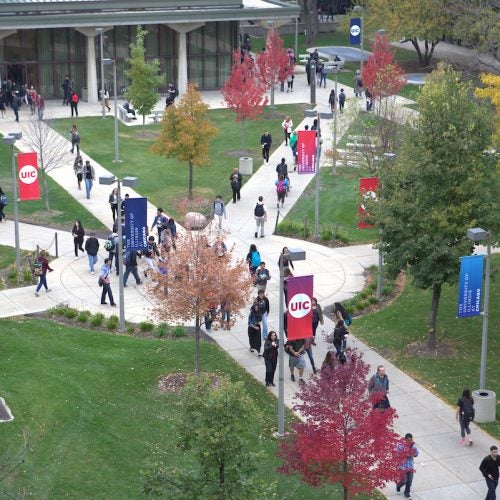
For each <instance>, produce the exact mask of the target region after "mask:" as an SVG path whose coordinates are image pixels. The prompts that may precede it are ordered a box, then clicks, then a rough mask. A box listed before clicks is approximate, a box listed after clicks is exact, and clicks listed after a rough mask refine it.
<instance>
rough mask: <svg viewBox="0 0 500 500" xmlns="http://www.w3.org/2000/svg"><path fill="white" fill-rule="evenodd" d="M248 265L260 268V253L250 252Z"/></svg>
mask: <svg viewBox="0 0 500 500" xmlns="http://www.w3.org/2000/svg"><path fill="white" fill-rule="evenodd" d="M250 263H251V264H252V267H255V268H257V267H259V266H260V253H259V252H256V251H254V252H252V255H251V259H250Z"/></svg>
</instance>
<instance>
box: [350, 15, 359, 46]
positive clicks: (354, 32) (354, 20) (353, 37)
mask: <svg viewBox="0 0 500 500" xmlns="http://www.w3.org/2000/svg"><path fill="white" fill-rule="evenodd" d="M349 43H350V44H351V45H361V18H359V17H351V28H350V30H349Z"/></svg>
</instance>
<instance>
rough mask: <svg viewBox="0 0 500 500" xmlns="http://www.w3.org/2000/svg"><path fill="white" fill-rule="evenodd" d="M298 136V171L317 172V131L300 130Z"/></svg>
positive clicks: (304, 172)
mask: <svg viewBox="0 0 500 500" xmlns="http://www.w3.org/2000/svg"><path fill="white" fill-rule="evenodd" d="M297 135H298V138H297V156H298V159H297V173H299V174H313V173H314V172H316V131H315V130H299V132H298V134H297Z"/></svg>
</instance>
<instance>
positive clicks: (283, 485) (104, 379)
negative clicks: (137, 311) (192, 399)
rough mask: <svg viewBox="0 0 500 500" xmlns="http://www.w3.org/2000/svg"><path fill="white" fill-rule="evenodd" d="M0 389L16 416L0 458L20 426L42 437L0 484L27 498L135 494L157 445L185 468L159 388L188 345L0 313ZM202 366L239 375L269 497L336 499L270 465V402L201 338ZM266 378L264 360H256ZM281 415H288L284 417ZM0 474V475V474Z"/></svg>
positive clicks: (181, 367) (188, 363)
mask: <svg viewBox="0 0 500 500" xmlns="http://www.w3.org/2000/svg"><path fill="white" fill-rule="evenodd" d="M0 345H1V346H2V363H1V364H0V380H1V381H2V384H1V395H2V397H4V398H5V400H6V402H7V404H8V405H9V406H10V408H11V410H12V412H13V413H14V416H15V419H14V420H13V421H12V422H10V423H4V424H2V425H0V457H5V455H12V454H14V453H15V452H16V450H18V449H19V447H20V446H21V443H22V432H23V429H30V431H31V432H32V434H33V435H35V434H36V433H37V432H38V431H39V430H42V431H43V436H42V437H41V438H40V439H39V440H38V439H35V441H34V443H33V452H32V453H30V454H28V455H27V456H26V459H25V462H24V463H23V464H22V466H21V467H20V468H19V469H18V470H17V471H16V473H15V474H14V475H13V476H12V477H11V478H9V480H8V481H6V482H1V483H0V497H2V498H3V494H2V492H1V490H2V489H3V490H6V491H7V492H8V493H9V494H10V495H17V494H20V492H21V490H22V491H23V493H24V495H25V496H26V497H28V496H30V497H32V498H62V497H70V498H77V499H79V498H82V499H83V498H107V499H115V498H116V499H120V500H121V499H124V498H140V497H141V489H142V486H143V478H142V476H141V470H144V469H145V468H146V467H147V464H148V460H149V459H150V458H151V450H152V449H153V447H154V445H155V444H157V443H158V444H160V445H161V446H163V447H164V448H165V449H166V450H168V451H169V453H168V456H169V458H170V461H171V464H172V465H174V464H175V465H177V466H179V465H180V464H186V466H188V465H189V460H190V457H189V455H187V454H186V453H184V452H183V451H182V450H180V449H176V448H175V445H174V444H175V442H176V429H175V426H174V425H173V423H172V419H173V418H174V417H178V415H176V414H175V413H176V411H177V410H176V405H175V402H176V401H177V396H175V395H167V394H162V393H160V392H159V391H158V390H157V382H158V379H159V378H160V377H161V376H162V375H165V374H167V373H170V372H177V371H186V370H187V371H189V370H192V369H193V367H194V342H192V341H191V340H176V341H162V340H151V339H138V338H132V337H127V336H122V335H113V334H106V333H101V332H93V331H85V330H83V329H73V328H70V327H64V326H61V325H58V324H55V323H52V322H51V321H47V320H44V321H40V320H36V319H23V318H19V319H14V320H10V319H9V320H0ZM201 359H202V369H203V370H206V371H208V372H216V371H220V372H223V373H225V374H227V376H228V377H229V378H230V379H231V380H233V381H236V380H241V381H243V382H244V385H245V389H246V391H247V393H248V395H249V396H250V397H251V398H252V399H253V400H254V401H255V402H256V404H257V406H258V411H259V412H260V414H261V415H262V425H260V426H259V425H258V423H257V420H255V424H254V429H253V431H254V432H253V433H254V435H255V440H254V442H253V446H254V447H255V451H263V452H264V453H263V455H262V457H261V458H260V459H259V464H257V468H258V474H259V476H260V477H261V478H262V476H264V475H268V477H269V480H270V481H276V492H277V498H280V499H282V498H283V499H304V500H306V499H311V498H341V496H340V494H339V493H337V490H335V489H333V488H331V487H328V488H321V489H319V490H314V489H312V488H310V487H308V486H305V485H304V484H302V483H300V482H299V481H298V480H297V479H295V478H290V477H282V476H280V475H279V474H277V473H276V472H275V468H276V466H277V460H276V459H275V456H274V454H275V450H276V441H275V440H274V438H273V437H272V433H273V431H274V430H275V427H276V399H275V398H274V397H272V396H271V395H270V393H269V392H268V391H267V390H266V389H265V388H264V387H263V385H262V384H259V383H257V382H256V381H255V380H254V379H253V378H252V377H251V376H250V375H248V374H247V373H246V372H245V370H244V369H243V368H242V367H240V366H239V365H237V364H236V363H235V362H234V361H232V360H231V359H230V358H229V356H228V355H227V354H225V353H224V352H223V351H221V350H220V349H219V348H218V347H217V346H216V345H215V344H210V343H204V342H203V343H202V358H201ZM262 376H264V365H262ZM287 418H289V414H288V417H287ZM0 478H1V476H0Z"/></svg>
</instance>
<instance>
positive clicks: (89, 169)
mask: <svg viewBox="0 0 500 500" xmlns="http://www.w3.org/2000/svg"><path fill="white" fill-rule="evenodd" d="M83 177H84V180H85V191H86V193H87V199H89V198H90V191H91V190H92V186H93V183H94V180H95V172H94V167H93V166H92V165H91V164H90V161H89V160H87V161H86V162H85V166H84V167H83Z"/></svg>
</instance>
